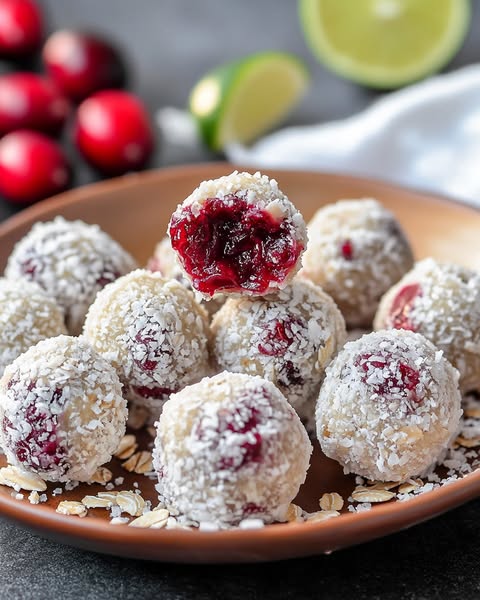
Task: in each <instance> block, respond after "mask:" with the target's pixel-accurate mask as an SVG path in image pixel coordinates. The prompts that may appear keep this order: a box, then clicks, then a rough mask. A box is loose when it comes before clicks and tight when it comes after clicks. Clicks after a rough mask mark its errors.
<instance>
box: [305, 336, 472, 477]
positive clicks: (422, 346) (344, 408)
mask: <svg viewBox="0 0 480 600" xmlns="http://www.w3.org/2000/svg"><path fill="white" fill-rule="evenodd" d="M461 415H462V409H461V396H460V391H459V389H458V371H457V370H456V369H455V368H454V367H452V365H451V364H450V363H449V362H448V361H447V360H446V359H445V358H444V356H443V353H442V352H441V351H440V350H438V349H437V348H435V346H434V345H433V344H432V343H431V342H429V341H428V340H427V339H426V338H425V337H423V336H422V335H420V334H418V333H413V332H411V331H404V330H394V329H393V330H389V331H379V332H374V333H370V334H368V335H364V336H363V337H362V338H360V339H359V340H356V341H354V342H349V343H347V344H346V345H345V347H344V348H343V350H341V351H340V353H339V354H338V356H337V357H336V358H335V359H334V360H333V361H332V363H331V364H330V366H329V367H327V374H326V377H325V380H324V382H323V385H322V388H321V390H320V396H319V399H318V403H317V411H316V419H317V434H318V439H319V441H320V445H321V447H322V450H323V452H324V453H325V454H326V455H327V456H329V457H330V458H333V459H335V460H337V461H338V462H339V463H340V464H341V465H343V467H344V470H345V472H346V473H356V474H357V475H361V476H363V477H366V478H368V479H372V480H381V481H404V480H406V479H408V478H409V477H414V476H417V475H421V474H422V473H423V472H424V471H426V470H427V469H428V468H429V467H430V466H431V465H433V464H434V463H435V462H437V461H438V460H439V459H441V458H442V455H443V454H444V452H445V450H446V448H447V447H448V445H449V443H450V441H451V440H452V438H453V437H454V436H455V434H456V432H457V429H458V427H459V422H460V417H461Z"/></svg>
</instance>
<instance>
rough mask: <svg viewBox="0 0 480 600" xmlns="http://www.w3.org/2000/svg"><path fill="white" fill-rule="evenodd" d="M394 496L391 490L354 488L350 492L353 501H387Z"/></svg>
mask: <svg viewBox="0 0 480 600" xmlns="http://www.w3.org/2000/svg"><path fill="white" fill-rule="evenodd" d="M394 497H395V494H394V493H393V492H390V491H388V490H375V489H368V490H358V489H357V490H355V491H354V492H353V493H352V498H353V500H354V501H355V502H368V503H372V502H388V501H389V500H391V499H392V498H394Z"/></svg>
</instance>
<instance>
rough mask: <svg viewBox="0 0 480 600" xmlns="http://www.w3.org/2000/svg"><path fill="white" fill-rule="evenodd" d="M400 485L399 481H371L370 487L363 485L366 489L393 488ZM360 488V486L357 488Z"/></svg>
mask: <svg viewBox="0 0 480 600" xmlns="http://www.w3.org/2000/svg"><path fill="white" fill-rule="evenodd" d="M396 487H398V481H369V482H368V487H363V488H362V489H365V490H393V488H396ZM357 489H358V488H357Z"/></svg>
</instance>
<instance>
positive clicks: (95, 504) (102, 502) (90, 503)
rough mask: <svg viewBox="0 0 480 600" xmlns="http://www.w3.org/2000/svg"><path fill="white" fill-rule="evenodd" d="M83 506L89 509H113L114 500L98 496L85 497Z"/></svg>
mask: <svg viewBox="0 0 480 600" xmlns="http://www.w3.org/2000/svg"><path fill="white" fill-rule="evenodd" d="M115 501H116V498H115ZM82 504H83V505H84V506H86V507H87V508H111V507H112V506H113V504H114V502H112V500H109V499H108V498H99V497H98V496H85V498H83V499H82Z"/></svg>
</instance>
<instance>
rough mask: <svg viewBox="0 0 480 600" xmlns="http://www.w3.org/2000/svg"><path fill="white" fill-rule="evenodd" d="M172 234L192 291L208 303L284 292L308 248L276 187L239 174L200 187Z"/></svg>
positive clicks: (176, 216) (177, 216)
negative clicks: (225, 296) (233, 295)
mask: <svg viewBox="0 0 480 600" xmlns="http://www.w3.org/2000/svg"><path fill="white" fill-rule="evenodd" d="M169 235H170V239H171V242H172V247H173V249H174V250H175V252H176V253H177V256H178V258H179V261H180V264H181V265H182V267H183V269H184V271H185V273H186V275H187V277H188V278H189V280H190V281H191V282H192V286H193V288H194V289H195V290H197V291H198V292H200V293H201V294H203V295H204V296H205V297H206V298H208V297H212V296H214V295H215V294H217V293H218V292H224V293H239V294H250V295H255V296H261V295H265V294H268V293H270V292H272V291H276V290H277V289H281V288H283V287H285V285H286V284H287V283H288V281H289V280H290V279H291V278H292V277H293V275H294V274H295V273H296V272H297V271H298V269H299V268H300V258H301V255H302V253H303V250H304V248H305V246H306V243H307V234H306V228H305V223H304V221H303V217H302V215H301V214H300V213H299V212H298V211H297V209H296V208H295V207H294V206H293V204H292V203H291V202H290V201H289V199H288V198H287V197H286V196H285V194H283V193H282V192H281V191H280V190H279V189H278V184H277V182H276V181H275V180H273V179H268V177H266V176H265V175H261V174H260V173H255V175H251V174H250V173H238V172H236V171H235V172H234V173H232V174H231V175H228V176H226V177H220V179H215V180H212V181H204V182H203V183H201V184H200V186H199V187H198V188H197V189H196V190H195V191H194V192H193V193H192V194H191V195H190V196H189V197H188V198H187V199H186V200H185V201H184V202H183V204H181V205H179V206H178V208H177V210H176V211H175V212H174V213H173V215H172V218H171V221H170V225H169Z"/></svg>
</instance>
